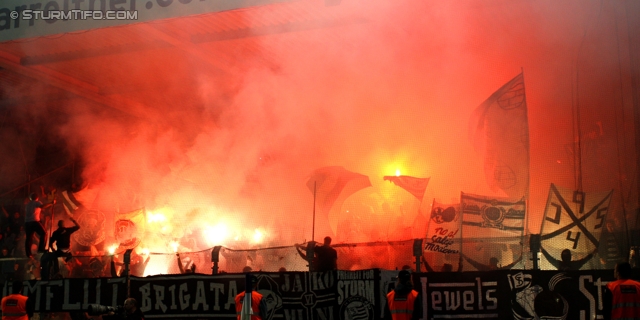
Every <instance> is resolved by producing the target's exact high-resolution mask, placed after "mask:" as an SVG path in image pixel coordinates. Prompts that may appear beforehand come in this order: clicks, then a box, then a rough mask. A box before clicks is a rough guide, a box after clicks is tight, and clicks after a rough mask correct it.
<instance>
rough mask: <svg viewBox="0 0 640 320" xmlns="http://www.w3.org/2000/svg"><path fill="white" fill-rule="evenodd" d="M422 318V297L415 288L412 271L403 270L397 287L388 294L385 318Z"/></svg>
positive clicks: (412, 319) (414, 319) (415, 319)
mask: <svg viewBox="0 0 640 320" xmlns="http://www.w3.org/2000/svg"><path fill="white" fill-rule="evenodd" d="M420 318H422V297H421V295H420V294H419V293H418V291H416V290H413V282H412V280H411V272H409V271H407V270H401V271H400V272H399V273H398V278H397V280H396V283H395V288H394V289H393V290H392V291H391V292H389V293H388V294H387V303H386V304H385V308H384V320H418V319H420Z"/></svg>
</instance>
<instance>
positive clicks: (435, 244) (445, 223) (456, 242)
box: [424, 200, 462, 254]
mask: <svg viewBox="0 0 640 320" xmlns="http://www.w3.org/2000/svg"><path fill="white" fill-rule="evenodd" d="M431 208H432V209H431V216H430V218H429V226H428V227H427V238H426V240H425V244H424V251H433V252H440V253H444V254H450V253H453V254H457V253H460V251H459V249H460V236H461V234H462V232H460V227H461V226H460V222H461V221H462V220H461V219H460V204H459V203H456V204H442V203H438V202H436V201H435V200H434V201H433V205H432V206H431Z"/></svg>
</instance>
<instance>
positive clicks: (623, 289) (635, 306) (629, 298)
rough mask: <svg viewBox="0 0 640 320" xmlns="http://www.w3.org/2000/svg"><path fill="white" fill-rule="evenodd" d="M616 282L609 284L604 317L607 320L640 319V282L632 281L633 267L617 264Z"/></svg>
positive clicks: (626, 263) (606, 292)
mask: <svg viewBox="0 0 640 320" xmlns="http://www.w3.org/2000/svg"><path fill="white" fill-rule="evenodd" d="M613 274H614V277H615V278H616V279H617V280H616V281H612V282H609V283H608V284H607V289H608V290H607V291H605V299H606V300H605V301H607V302H609V303H605V304H604V306H605V310H604V315H605V318H606V319H640V282H638V281H635V280H631V279H630V278H631V265H630V264H629V263H628V262H620V263H618V264H616V267H615V269H614V271H613Z"/></svg>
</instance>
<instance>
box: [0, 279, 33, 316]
mask: <svg viewBox="0 0 640 320" xmlns="http://www.w3.org/2000/svg"><path fill="white" fill-rule="evenodd" d="M23 286H24V285H23V284H22V281H14V282H13V285H12V287H11V294H10V295H8V296H6V297H4V298H2V302H1V303H0V308H2V320H28V319H29V318H31V317H32V316H33V307H32V305H31V304H30V303H29V297H27V296H23V295H22V288H23Z"/></svg>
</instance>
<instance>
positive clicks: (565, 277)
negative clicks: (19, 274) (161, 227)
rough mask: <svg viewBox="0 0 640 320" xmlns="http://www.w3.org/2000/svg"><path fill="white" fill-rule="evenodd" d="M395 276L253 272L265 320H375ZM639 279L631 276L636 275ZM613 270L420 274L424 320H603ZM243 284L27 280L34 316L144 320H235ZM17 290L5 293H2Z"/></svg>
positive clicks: (239, 279)
mask: <svg viewBox="0 0 640 320" xmlns="http://www.w3.org/2000/svg"><path fill="white" fill-rule="evenodd" d="M397 273H398V271H396V270H385V269H366V270H356V271H342V270H339V271H331V272H291V271H288V272H256V273H254V274H255V275H256V276H257V278H258V282H257V285H256V290H257V291H258V292H260V293H261V294H262V295H263V296H264V299H266V302H267V306H268V310H267V315H266V317H265V318H266V319H265V320H273V319H276V318H277V319H284V320H312V319H313V320H338V319H339V320H374V319H380V318H381V317H382V315H383V310H384V303H385V301H386V300H385V295H386V293H387V292H389V290H391V289H392V288H393V287H394V281H393V277H394V276H396V275H397ZM637 275H638V274H637V273H636V274H634V276H637ZM612 280H613V271H612V270H592V271H573V272H558V271H535V270H499V271H487V272H451V273H447V272H433V273H414V274H413V283H414V288H415V289H416V290H417V291H419V292H420V293H421V296H422V301H423V305H424V306H425V308H424V314H423V315H422V319H456V318H458V319H461V318H481V319H518V320H521V319H541V318H542V317H554V319H600V318H601V317H602V310H603V292H604V288H605V285H606V283H608V282H609V281H612ZM244 288H245V275H244V274H242V273H222V274H216V275H211V274H179V275H158V276H149V277H131V278H130V280H129V285H127V279H126V278H69V279H58V280H52V281H35V280H33V281H25V282H24V290H23V292H24V293H25V294H26V295H28V296H29V298H30V299H31V301H33V302H34V303H35V310H36V312H42V313H46V312H65V311H69V312H72V311H83V310H87V308H88V307H89V305H90V304H99V305H105V306H118V305H122V304H123V302H124V299H125V298H126V297H127V290H129V292H130V295H131V296H132V297H134V298H136V299H137V300H138V302H139V306H140V308H141V309H142V311H143V312H144V313H145V316H146V318H147V319H214V318H216V319H219V318H224V319H233V318H234V317H236V312H235V303H234V297H235V296H236V295H237V294H238V293H239V292H241V291H243V290H244ZM10 289H11V288H9V287H7V286H5V287H4V288H3V296H4V295H6V294H7V292H9V290H10Z"/></svg>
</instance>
